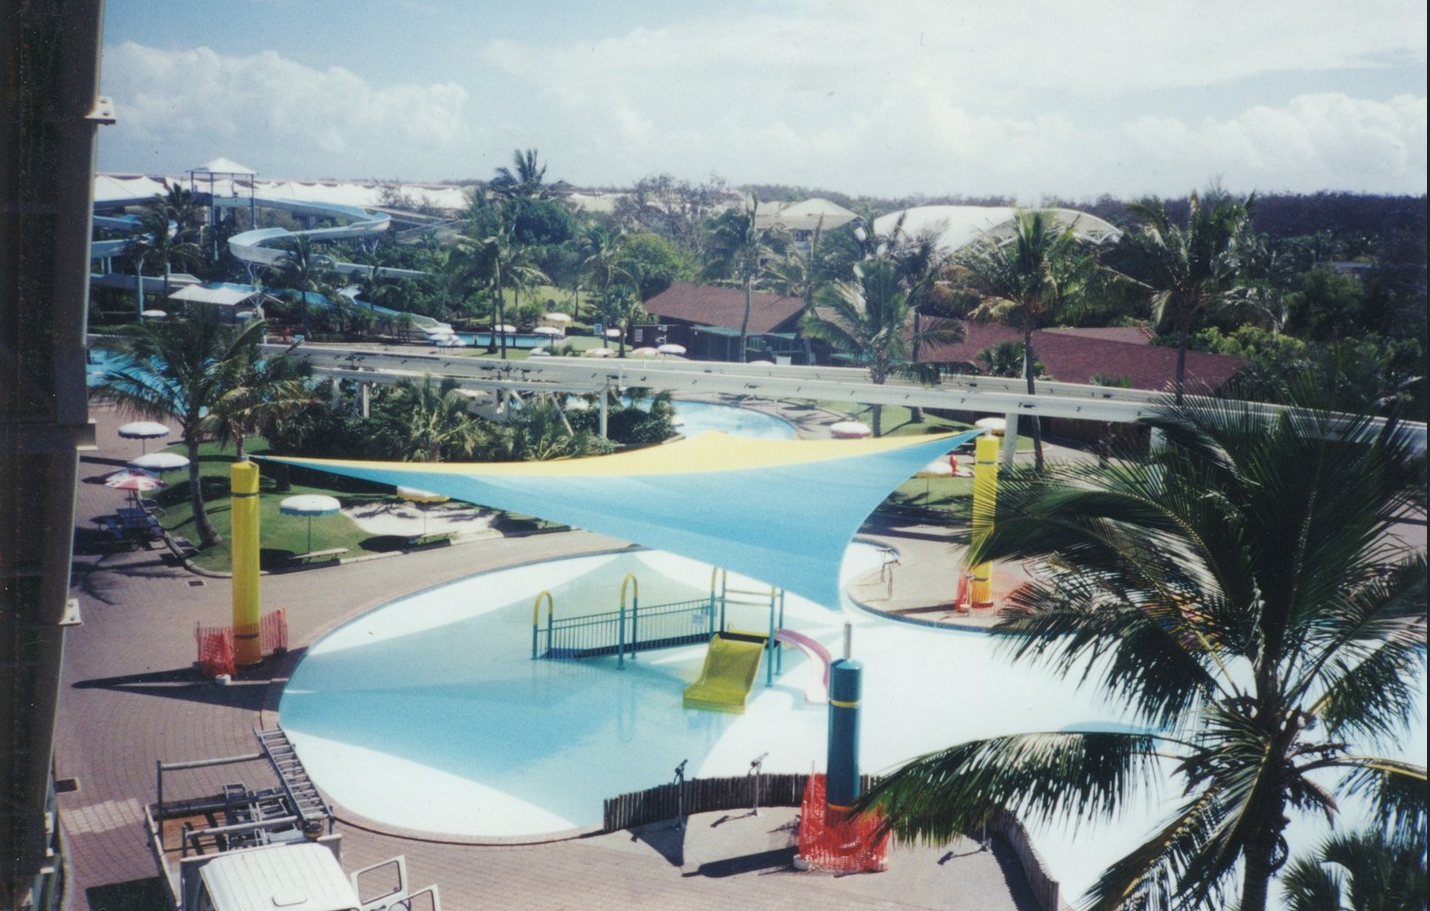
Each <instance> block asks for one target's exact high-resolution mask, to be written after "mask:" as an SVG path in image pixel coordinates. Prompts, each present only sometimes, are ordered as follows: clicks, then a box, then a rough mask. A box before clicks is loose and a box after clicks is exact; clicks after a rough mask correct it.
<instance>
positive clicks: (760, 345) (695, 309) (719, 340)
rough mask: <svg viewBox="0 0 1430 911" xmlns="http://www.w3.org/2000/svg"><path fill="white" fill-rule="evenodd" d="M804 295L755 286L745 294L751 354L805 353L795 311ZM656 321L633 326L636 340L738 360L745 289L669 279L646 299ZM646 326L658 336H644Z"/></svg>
mask: <svg viewBox="0 0 1430 911" xmlns="http://www.w3.org/2000/svg"><path fill="white" fill-rule="evenodd" d="M803 308H804V301H802V300H800V299H799V298H797V297H783V296H781V295H778V294H769V293H766V292H763V291H756V292H755V293H754V294H752V295H751V297H750V325H749V331H748V339H747V342H746V349H747V351H748V353H749V357H750V359H751V360H765V359H774V360H782V359H784V358H792V359H794V360H795V361H796V362H798V361H800V360H802V359H803V357H804V345H803V343H802V342H801V341H800V339H799V334H798V333H799V316H800V311H801V310H802V309H803ZM645 309H646V312H648V313H649V314H650V315H651V316H652V317H654V319H655V320H656V322H657V323H658V324H659V325H658V326H650V325H646V326H636V327H634V329H633V330H632V333H633V334H634V335H635V338H634V341H635V343H636V344H637V345H642V344H655V343H657V339H658V338H661V337H663V338H664V339H665V340H666V341H668V342H673V343H676V344H680V345H684V346H685V349H686V353H687V354H688V355H689V356H690V357H692V358H697V359H700V360H707V361H735V360H739V357H740V354H739V348H740V323H741V321H742V320H743V319H744V316H745V292H744V291H742V290H740V289H739V288H728V287H722V286H719V285H697V284H693V283H691V282H673V283H671V286H670V287H669V288H667V289H665V290H664V291H662V292H661V293H659V294H657V295H656V296H655V297H652V298H651V299H650V300H648V301H646V302H645ZM651 332H657V333H659V335H658V336H651V337H647V335H648V334H649V333H651Z"/></svg>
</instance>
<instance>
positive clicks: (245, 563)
mask: <svg viewBox="0 0 1430 911" xmlns="http://www.w3.org/2000/svg"><path fill="white" fill-rule="evenodd" d="M229 491H230V495H231V496H232V503H233V512H232V518H233V529H232V531H231V532H230V534H231V535H232V541H231V542H230V548H231V551H232V554H233V663H234V664H235V665H237V666H239V667H249V666H252V665H255V664H261V663H262V662H263V642H262V641H261V639H260V637H259V632H258V621H259V597H258V549H259V544H258V466H257V465H255V464H254V463H253V462H248V461H244V462H235V463H234V464H233V467H232V468H231V469H230V471H229Z"/></svg>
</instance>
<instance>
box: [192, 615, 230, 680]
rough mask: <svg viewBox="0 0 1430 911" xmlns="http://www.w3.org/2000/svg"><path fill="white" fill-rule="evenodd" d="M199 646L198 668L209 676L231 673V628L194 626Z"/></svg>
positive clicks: (195, 638) (195, 637)
mask: <svg viewBox="0 0 1430 911" xmlns="http://www.w3.org/2000/svg"><path fill="white" fill-rule="evenodd" d="M194 640H195V642H197V644H198V647H199V670H200V671H202V672H203V673H204V674H206V675H208V676H210V677H217V676H218V675H219V674H230V675H231V674H232V673H233V628H232V627H228V626H209V627H204V626H195V627H194Z"/></svg>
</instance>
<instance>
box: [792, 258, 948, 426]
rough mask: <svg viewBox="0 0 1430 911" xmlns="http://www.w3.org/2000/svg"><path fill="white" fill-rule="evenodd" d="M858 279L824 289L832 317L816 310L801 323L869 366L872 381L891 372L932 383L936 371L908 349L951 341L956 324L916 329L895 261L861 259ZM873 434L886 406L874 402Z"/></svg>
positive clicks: (879, 381) (879, 380)
mask: <svg viewBox="0 0 1430 911" xmlns="http://www.w3.org/2000/svg"><path fill="white" fill-rule="evenodd" d="M859 273H860V274H859V279H858V281H857V282H835V283H834V284H833V285H832V286H830V287H828V288H826V289H823V293H822V294H821V295H820V303H821V304H823V305H824V306H825V307H827V308H828V310H829V311H830V314H831V315H830V316H829V317H828V318H826V317H822V316H820V315H819V313H818V312H817V311H816V312H814V313H811V314H807V315H806V316H805V317H804V320H803V322H802V323H801V326H802V327H803V328H804V331H805V332H806V333H808V334H809V335H811V336H813V337H815V338H820V339H824V340H825V341H827V342H829V343H830V344H831V345H833V346H834V347H835V348H837V349H838V350H840V351H842V352H844V353H845V354H847V355H849V356H850V358H851V359H852V360H853V361H855V362H856V363H859V364H863V365H865V366H866V367H868V369H869V381H870V382H871V383H874V384H876V385H882V384H883V383H884V382H885V381H886V380H887V379H888V378H889V377H890V376H894V375H903V376H910V377H913V378H916V379H918V380H921V381H923V382H933V381H934V380H936V379H937V376H938V374H937V372H936V371H935V370H934V369H933V368H932V367H931V366H930V365H926V364H917V363H914V362H913V361H912V360H910V358H909V351H910V348H911V346H912V345H913V344H914V343H915V342H929V343H944V344H952V343H954V342H957V341H959V340H960V339H962V338H963V330H962V329H961V328H960V327H958V326H956V325H954V324H944V325H941V326H938V327H937V328H934V329H930V330H924V331H921V332H917V333H915V332H912V331H911V330H910V327H909V323H910V315H911V310H910V307H909V300H908V295H907V294H906V292H905V290H904V286H903V284H902V283H901V282H900V280H899V274H898V270H897V268H896V267H895V265H894V264H893V263H891V262H889V261H888V260H886V259H875V260H871V261H869V262H866V263H864V264H863V266H862V267H861V269H860V270H859ZM873 411H874V435H875V436H879V435H880V434H881V433H882V430H883V428H882V426H881V421H882V417H883V407H882V406H880V405H875V406H874V409H873Z"/></svg>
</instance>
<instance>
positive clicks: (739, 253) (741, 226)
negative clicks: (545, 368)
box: [705, 195, 792, 363]
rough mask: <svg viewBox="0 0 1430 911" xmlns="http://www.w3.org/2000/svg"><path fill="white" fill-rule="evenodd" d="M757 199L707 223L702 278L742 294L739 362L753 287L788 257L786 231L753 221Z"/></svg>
mask: <svg viewBox="0 0 1430 911" xmlns="http://www.w3.org/2000/svg"><path fill="white" fill-rule="evenodd" d="M758 207H759V200H757V199H756V198H755V197H754V196H753V195H752V196H750V197H749V199H747V200H746V201H745V205H744V206H742V207H741V208H738V209H727V210H726V211H724V212H722V213H720V214H719V215H717V216H716V217H715V218H714V219H713V220H712V221H711V223H710V227H709V229H708V231H707V234H708V238H707V243H706V247H705V250H706V255H707V257H708V259H707V261H706V269H705V272H706V275H707V276H708V277H710V278H712V279H716V280H723V281H728V282H731V283H734V284H737V285H739V286H740V288H741V289H742V290H743V291H744V292H745V314H744V316H743V317H742V318H741V319H740V349H739V351H740V363H744V362H745V359H746V346H747V342H748V339H749V334H750V308H751V304H752V294H753V293H754V287H755V285H756V284H758V283H759V282H760V281H761V280H762V279H764V277H765V276H766V274H767V272H768V269H769V267H770V266H771V265H772V264H773V263H775V262H777V261H779V260H781V259H784V258H785V257H787V256H788V255H789V251H790V249H791V247H792V244H791V242H790V237H789V232H787V231H785V230H784V229H782V228H777V227H776V228H762V227H760V226H759V224H758V223H757V222H756V220H755V210H756V208H758Z"/></svg>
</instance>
